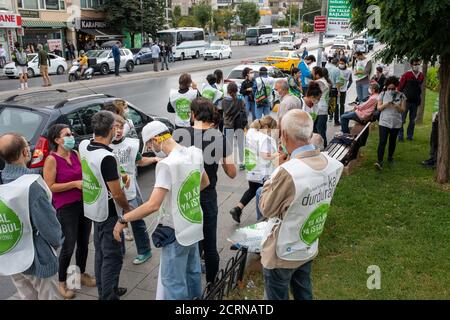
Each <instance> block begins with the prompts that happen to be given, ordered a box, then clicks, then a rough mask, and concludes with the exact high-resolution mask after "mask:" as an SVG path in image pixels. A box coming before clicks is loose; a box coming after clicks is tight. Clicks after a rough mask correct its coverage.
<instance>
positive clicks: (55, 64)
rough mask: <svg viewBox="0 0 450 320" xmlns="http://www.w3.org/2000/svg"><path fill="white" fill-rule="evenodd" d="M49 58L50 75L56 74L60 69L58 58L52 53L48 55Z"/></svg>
mask: <svg viewBox="0 0 450 320" xmlns="http://www.w3.org/2000/svg"><path fill="white" fill-rule="evenodd" d="M48 57H49V58H50V65H49V66H48V73H56V69H57V68H58V57H57V56H55V55H54V54H51V53H49V54H48Z"/></svg>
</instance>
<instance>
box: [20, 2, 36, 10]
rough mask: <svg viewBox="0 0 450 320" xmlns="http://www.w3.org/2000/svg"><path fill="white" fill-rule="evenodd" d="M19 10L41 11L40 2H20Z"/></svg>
mask: <svg viewBox="0 0 450 320" xmlns="http://www.w3.org/2000/svg"><path fill="white" fill-rule="evenodd" d="M18 5H19V8H21V9H34V10H38V9H39V2H38V0H19V3H18Z"/></svg>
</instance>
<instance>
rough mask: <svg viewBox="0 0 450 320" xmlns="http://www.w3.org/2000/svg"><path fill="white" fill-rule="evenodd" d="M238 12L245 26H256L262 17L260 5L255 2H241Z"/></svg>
mask: <svg viewBox="0 0 450 320" xmlns="http://www.w3.org/2000/svg"><path fill="white" fill-rule="evenodd" d="M236 13H237V16H238V17H239V20H240V21H241V23H242V25H243V26H244V27H246V26H255V25H256V24H257V23H258V21H259V18H260V14H259V9H258V6H257V5H256V3H253V2H243V3H241V4H239V5H238V6H237V9H236Z"/></svg>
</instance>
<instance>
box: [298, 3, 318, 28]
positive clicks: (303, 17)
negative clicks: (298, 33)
mask: <svg viewBox="0 0 450 320" xmlns="http://www.w3.org/2000/svg"><path fill="white" fill-rule="evenodd" d="M319 11H321V9H319V10H314V11H310V12H306V13H304V14H303V15H302V21H301V24H300V26H299V28H302V26H303V19H304V17H305V16H306V15H308V14H311V13H315V12H319ZM302 33H303V29H302Z"/></svg>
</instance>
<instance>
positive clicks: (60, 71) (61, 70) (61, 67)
mask: <svg viewBox="0 0 450 320" xmlns="http://www.w3.org/2000/svg"><path fill="white" fill-rule="evenodd" d="M64 71H66V70H65V69H64V67H63V66H59V67H58V68H57V69H56V74H63V73H64Z"/></svg>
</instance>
